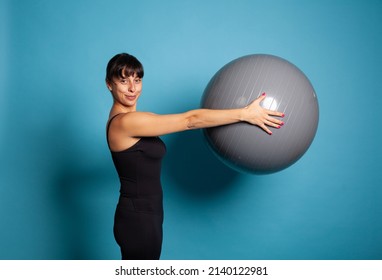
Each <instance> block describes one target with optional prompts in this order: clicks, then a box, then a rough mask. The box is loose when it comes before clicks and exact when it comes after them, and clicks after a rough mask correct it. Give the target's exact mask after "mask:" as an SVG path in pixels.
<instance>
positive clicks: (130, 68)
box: [106, 53, 144, 82]
mask: <svg viewBox="0 0 382 280" xmlns="http://www.w3.org/2000/svg"><path fill="white" fill-rule="evenodd" d="M134 74H136V75H137V77H138V78H143V75H144V70H143V65H142V64H141V63H140V62H139V60H138V59H137V58H136V57H135V56H132V55H130V54H127V53H120V54H117V55H115V56H114V57H113V58H112V59H110V61H109V63H108V64H107V67H106V81H108V82H111V81H112V80H113V78H114V77H119V78H125V77H130V76H133V75H134Z"/></svg>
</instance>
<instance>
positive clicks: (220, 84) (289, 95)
mask: <svg viewBox="0 0 382 280" xmlns="http://www.w3.org/2000/svg"><path fill="white" fill-rule="evenodd" d="M263 92H265V93H266V98H265V99H264V101H263V102H262V103H261V106H262V107H264V108H267V109H270V110H275V111H281V112H283V113H284V114H285V117H284V118H283V119H282V120H283V121H284V123H285V124H284V125H283V126H282V127H281V128H280V129H275V128H270V130H271V131H272V133H273V134H272V135H268V134H267V133H266V132H265V131H264V130H262V129H261V128H259V127H257V126H254V125H251V124H249V123H246V122H240V123H235V124H230V125H225V126H219V127H213V128H208V129H204V130H203V132H204V135H205V137H206V139H207V142H208V144H209V147H210V148H211V149H212V150H213V152H214V153H215V155H216V156H217V157H218V158H219V159H221V160H222V161H223V162H224V163H225V164H227V165H228V166H230V167H232V168H234V169H236V170H238V171H242V172H249V173H254V174H268V173H274V172H277V171H280V170H283V169H285V168H287V167H289V166H290V165H292V164H293V163H295V162H296V161H297V160H298V159H300V158H301V157H302V156H303V154H304V153H305V152H306V151H307V149H308V148H309V146H310V145H311V143H312V141H313V139H314V136H315V134H316V131H317V127H318V118H319V110H318V101H317V97H316V93H315V91H314V89H313V86H312V84H311V83H310V81H309V80H308V78H307V77H306V76H305V74H304V73H303V72H302V71H301V70H299V69H298V68H297V67H296V66H294V65H293V64H292V63H290V62H288V61H287V60H285V59H282V58H280V57H277V56H273V55H265V54H254V55H248V56H244V57H241V58H238V59H235V60H233V61H231V62H230V63H228V64H226V65H225V66H224V67H222V68H221V69H220V70H219V71H218V72H217V73H216V74H215V75H214V76H213V77H212V79H211V80H210V82H209V83H208V85H207V87H206V89H205V91H204V93H203V97H202V101H201V107H202V108H209V109H233V108H243V107H245V106H247V105H248V104H249V103H251V101H253V100H255V99H256V98H258V97H259V96H260V95H261V94H262V93H263Z"/></svg>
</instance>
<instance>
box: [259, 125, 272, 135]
mask: <svg viewBox="0 0 382 280" xmlns="http://www.w3.org/2000/svg"><path fill="white" fill-rule="evenodd" d="M259 127H260V128H262V129H263V130H264V131H265V132H266V133H268V134H269V135H272V131H270V130H269V128H268V127H266V125H265V124H261V125H259Z"/></svg>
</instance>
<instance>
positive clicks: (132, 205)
mask: <svg viewBox="0 0 382 280" xmlns="http://www.w3.org/2000/svg"><path fill="white" fill-rule="evenodd" d="M162 224H163V207H162V197H161V196H152V197H145V198H131V197H124V196H120V198H119V201H118V205H117V209H116V212H115V217H114V237H115V240H116V241H117V243H118V245H119V246H120V247H121V253H122V259H123V260H159V258H160V254H161V250H162V239H163V232H162Z"/></svg>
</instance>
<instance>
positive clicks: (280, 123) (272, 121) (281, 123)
mask: <svg viewBox="0 0 382 280" xmlns="http://www.w3.org/2000/svg"><path fill="white" fill-rule="evenodd" d="M267 121H269V122H271V123H274V124H277V125H281V126H282V125H284V122H283V121H282V120H279V119H276V118H272V117H268V118H267Z"/></svg>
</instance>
